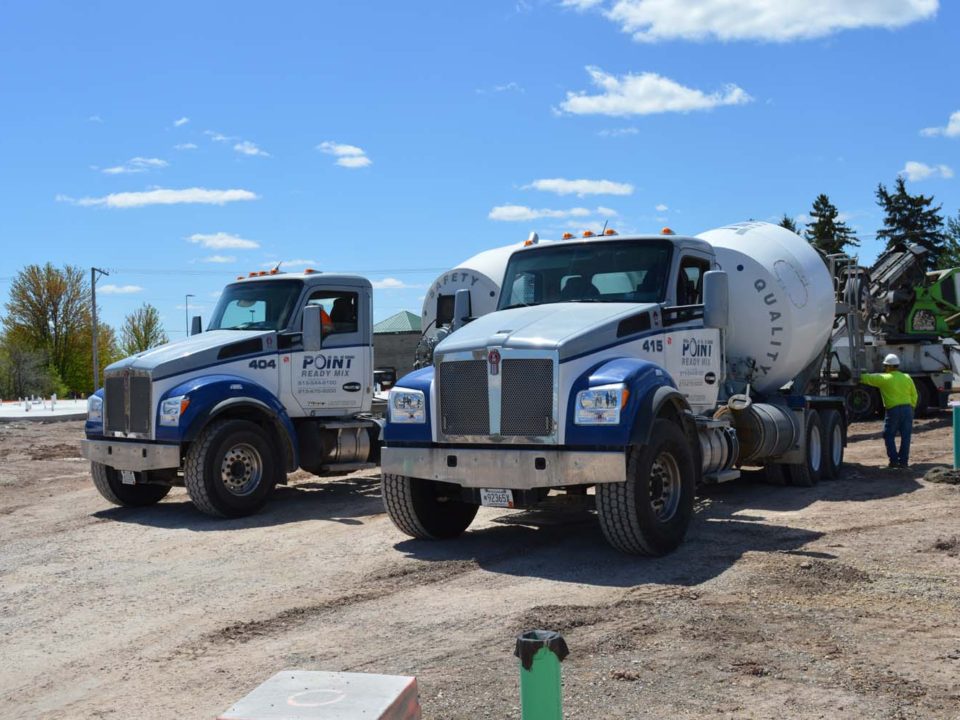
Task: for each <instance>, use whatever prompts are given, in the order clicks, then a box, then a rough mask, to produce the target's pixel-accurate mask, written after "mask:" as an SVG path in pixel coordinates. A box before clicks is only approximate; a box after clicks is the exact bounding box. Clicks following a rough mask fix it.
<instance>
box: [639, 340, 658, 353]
mask: <svg viewBox="0 0 960 720" xmlns="http://www.w3.org/2000/svg"><path fill="white" fill-rule="evenodd" d="M640 347H641V348H643V351H644V352H663V340H644V341H643V345H641V346H640Z"/></svg>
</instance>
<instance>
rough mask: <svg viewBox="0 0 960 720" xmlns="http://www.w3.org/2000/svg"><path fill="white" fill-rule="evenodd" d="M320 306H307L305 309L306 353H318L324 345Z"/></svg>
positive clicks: (321, 309)
mask: <svg viewBox="0 0 960 720" xmlns="http://www.w3.org/2000/svg"><path fill="white" fill-rule="evenodd" d="M322 311H323V308H321V307H320V306H319V305H307V306H306V307H305V308H304V309H303V349H304V350H305V351H306V352H316V351H318V350H319V349H320V347H321V345H322V343H323V340H322V338H323V322H322V320H321V316H320V313H321V312H322Z"/></svg>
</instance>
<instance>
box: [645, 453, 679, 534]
mask: <svg viewBox="0 0 960 720" xmlns="http://www.w3.org/2000/svg"><path fill="white" fill-rule="evenodd" d="M679 506H680V468H679V466H678V465H677V461H676V459H675V458H674V457H673V455H671V454H670V453H668V452H662V453H660V454H659V455H657V459H656V460H654V462H653V465H652V466H651V468H650V507H651V508H652V509H653V514H654V515H655V516H656V518H657V520H660V521H662V522H663V521H667V520H670V519H671V518H672V517H673V516H674V515H676V513H677V508H678V507H679Z"/></svg>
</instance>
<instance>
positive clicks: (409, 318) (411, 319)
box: [373, 310, 420, 334]
mask: <svg viewBox="0 0 960 720" xmlns="http://www.w3.org/2000/svg"><path fill="white" fill-rule="evenodd" d="M373 332H374V333H375V334H380V333H403V332H420V316H419V315H417V314H416V313H412V312H410V311H409V310H401V311H400V312H398V313H397V314H396V315H391V316H390V317H388V318H386V319H384V320H381V321H380V322H378V323H375V324H374V326H373Z"/></svg>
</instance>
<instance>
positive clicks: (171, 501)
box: [93, 475, 383, 532]
mask: <svg viewBox="0 0 960 720" xmlns="http://www.w3.org/2000/svg"><path fill="white" fill-rule="evenodd" d="M382 512H383V502H382V501H381V499H380V476H379V475H367V476H364V477H350V478H330V479H321V478H316V479H315V480H311V481H308V482H300V483H296V484H295V485H292V486H286V485H279V486H277V489H276V490H275V491H274V493H273V496H272V497H271V498H270V500H268V501H267V504H266V505H265V506H264V508H263V509H262V510H261V511H260V512H259V513H257V514H256V515H251V516H249V517H244V518H214V517H210V516H208V515H204V514H203V513H201V512H200V511H199V510H197V509H196V508H195V507H194V506H193V503H191V502H190V500H189V498H187V496H186V495H184V494H182V493H177V494H176V495H174V496H172V497H170V496H168V498H167V499H166V500H164V501H162V502H160V503H159V504H157V505H152V506H150V507H142V508H127V507H115V508H110V509H109V510H101V511H99V512H95V513H93V516H94V517H96V518H100V519H102V520H114V521H116V522H125V523H134V524H137V525H146V526H149V527H158V528H168V529H186V530H193V531H196V532H209V531H218V532H222V531H229V530H244V529H246V528H259V527H268V526H274V525H286V524H288V523H296V522H302V521H305V520H325V521H328V522H338V523H342V524H344V525H361V524H362V521H361V520H360V519H359V518H364V517H370V516H372V515H377V514H379V513H382Z"/></svg>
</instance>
